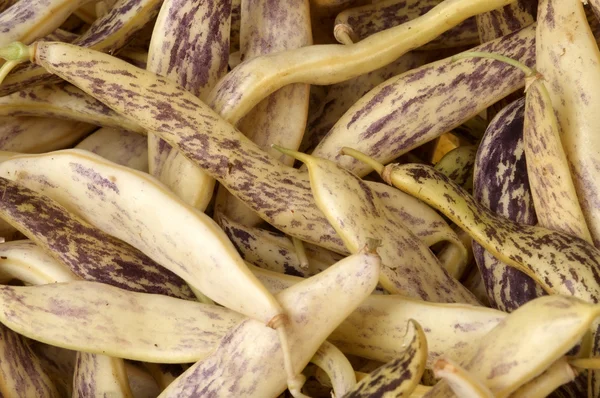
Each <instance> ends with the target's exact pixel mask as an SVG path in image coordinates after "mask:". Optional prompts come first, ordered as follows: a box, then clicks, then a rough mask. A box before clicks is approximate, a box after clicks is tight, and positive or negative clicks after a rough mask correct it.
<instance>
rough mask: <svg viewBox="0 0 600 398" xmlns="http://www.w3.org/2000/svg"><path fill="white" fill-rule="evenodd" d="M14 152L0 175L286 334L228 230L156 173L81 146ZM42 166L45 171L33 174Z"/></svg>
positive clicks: (281, 316) (278, 309) (275, 307)
mask: <svg viewBox="0 0 600 398" xmlns="http://www.w3.org/2000/svg"><path fill="white" fill-rule="evenodd" d="M18 159H21V161H19V162H3V163H2V164H1V165H0V168H1V169H2V171H0V175H3V176H6V177H8V178H13V179H15V180H17V181H18V182H19V183H21V184H23V185H25V186H28V187H30V188H32V189H37V190H39V191H40V192H42V193H43V194H44V195H47V196H49V197H50V198H52V199H55V200H56V201H57V202H59V203H61V204H62V205H64V206H65V207H66V208H67V209H68V210H70V211H71V212H73V213H75V214H77V215H80V216H81V217H82V218H84V219H85V220H86V221H88V222H90V223H91V224H92V225H94V226H95V227H97V228H99V229H100V230H102V231H104V232H105V233H107V234H109V235H112V236H115V237H117V238H119V239H121V240H123V241H125V242H127V243H129V244H130V245H132V246H133V247H135V248H137V249H139V250H140V251H141V252H143V253H144V254H146V255H147V256H148V257H150V258H151V259H153V260H154V261H156V262H157V263H158V264H160V265H162V266H164V267H165V268H167V269H169V270H170V271H172V272H173V273H175V274H176V275H178V276H180V277H181V278H183V279H184V280H185V281H186V282H187V283H188V284H189V285H190V286H191V287H192V288H193V289H196V290H197V291H198V292H201V293H202V294H205V295H206V296H208V297H209V298H211V299H213V300H215V301H216V302H218V303H219V304H222V305H224V306H226V307H228V308H231V309H233V310H235V311H238V312H240V313H242V314H245V315H248V316H250V317H252V318H254V319H258V320H260V321H261V322H263V323H264V324H268V325H269V326H271V327H273V328H274V329H277V330H278V331H279V332H280V337H281V339H282V340H284V341H285V339H286V337H285V335H286V333H285V324H286V317H285V315H284V314H283V310H282V309H281V307H280V305H279V303H278V302H277V300H276V299H275V298H274V297H273V296H272V295H271V294H270V293H269V292H268V291H267V289H266V288H265V287H264V286H263V285H262V284H261V283H260V282H259V281H258V280H257V279H256V278H255V277H254V275H253V274H252V273H251V272H250V271H249V270H248V268H247V267H246V265H245V264H244V262H243V260H242V259H241V257H240V256H239V254H238V253H237V251H236V249H235V247H234V246H233V244H232V243H231V242H230V241H229V239H228V238H227V236H226V235H225V233H224V232H223V231H222V230H221V229H220V228H219V226H218V225H217V224H216V223H215V222H214V221H213V220H212V219H211V218H210V217H208V216H207V215H205V214H204V213H202V212H200V211H198V210H196V209H194V208H193V207H191V206H190V205H188V204H186V203H185V202H183V201H182V200H181V199H179V198H178V197H177V196H175V195H174V194H173V193H172V192H171V191H169V190H168V189H167V188H166V187H165V186H164V185H162V184H161V183H160V182H158V181H157V180H156V179H154V178H153V177H151V176H149V175H148V174H146V173H142V172H139V171H136V170H132V169H129V168H127V167H123V166H119V165H116V164H114V163H111V162H108V161H106V160H104V159H102V158H100V157H99V156H96V155H94V154H90V153H88V152H84V151H79V150H69V151H64V152H60V153H54V154H53V155H52V156H50V157H48V156H47V155H40V156H33V157H31V156H23V157H20V158H18ZM13 160H14V159H13ZM64 165H66V166H67V169H65V168H64V167H63V166H64ZM36 170H37V171H36ZM67 170H69V171H67ZM65 171H67V172H65ZM40 172H41V173H43V174H44V177H42V178H39V177H36V175H39V174H37V173H40ZM44 181H45V182H47V183H49V184H45V183H44ZM84 198H85V199H84ZM156 209H161V210H162V211H156ZM224 274H226V275H227V278H226V279H224V278H223V275H224ZM283 347H284V350H285V347H286V345H285V343H284V344H283ZM285 354H287V352H286V353H285ZM285 358H286V361H287V362H286V363H285V366H286V370H287V371H288V373H289V375H290V379H292V376H291V375H292V373H294V374H295V372H294V371H293V370H292V368H291V367H290V363H289V357H288V356H287V355H285Z"/></svg>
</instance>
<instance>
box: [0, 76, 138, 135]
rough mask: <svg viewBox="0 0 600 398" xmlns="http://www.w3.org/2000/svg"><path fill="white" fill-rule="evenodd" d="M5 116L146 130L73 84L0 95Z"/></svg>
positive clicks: (0, 107)
mask: <svg viewBox="0 0 600 398" xmlns="http://www.w3.org/2000/svg"><path fill="white" fill-rule="evenodd" d="M4 116H44V117H55V118H59V119H68V120H73V121H79V122H85V123H90V124H95V125H100V126H107V127H114V128H119V129H126V130H130V131H134V132H137V133H145V132H144V130H143V129H141V128H140V127H139V126H138V125H137V124H135V123H132V122H130V121H129V120H128V119H126V118H124V117H123V116H121V115H119V114H118V113H116V112H114V111H113V110H112V109H110V108H108V107H107V106H106V105H104V104H103V103H101V102H100V101H97V100H96V99H94V98H93V97H90V96H89V95H86V94H85V93H83V92H82V91H81V90H79V89H78V88H77V87H73V86H71V85H70V84H67V85H63V84H61V85H50V86H39V87H33V88H30V89H25V90H22V91H18V92H16V93H13V94H10V95H7V96H4V97H0V117H4Z"/></svg>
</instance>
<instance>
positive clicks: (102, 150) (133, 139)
mask: <svg viewBox="0 0 600 398" xmlns="http://www.w3.org/2000/svg"><path fill="white" fill-rule="evenodd" d="M75 148H76V149H82V150H86V151H89V152H92V153H95V154H96V155H99V156H102V157H103V158H105V159H107V160H110V161H111V162H114V163H118V164H120V165H123V166H126V167H130V168H132V169H135V170H139V171H144V172H148V141H147V138H146V137H145V136H143V135H140V134H136V133H131V132H129V131H126V130H117V129H113V128H109V127H104V128H101V129H98V130H97V131H95V132H94V133H92V134H90V135H89V136H88V137H87V138H86V139H84V140H83V141H81V142H80V143H79V144H77V145H76V146H75Z"/></svg>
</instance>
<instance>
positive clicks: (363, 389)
mask: <svg viewBox="0 0 600 398" xmlns="http://www.w3.org/2000/svg"><path fill="white" fill-rule="evenodd" d="M402 346H403V347H405V350H404V352H403V353H402V356H400V357H399V358H397V359H395V360H393V361H390V362H388V363H386V364H385V365H383V366H381V367H379V368H377V369H376V370H374V371H373V372H371V373H369V375H368V376H367V377H365V378H364V379H362V380H361V381H360V382H359V383H358V384H357V385H356V387H355V388H354V389H353V390H352V391H350V392H349V393H348V395H345V396H344V397H345V398H373V397H383V396H386V395H387V394H394V396H396V397H402V396H405V394H410V392H411V391H412V390H413V389H414V388H415V387H416V386H417V384H419V381H420V380H421V376H422V375H423V372H424V371H425V362H426V360H427V338H426V337H425V333H424V332H423V329H422V328H421V326H420V325H419V324H418V323H417V322H416V321H414V320H410V321H409V322H408V327H407V331H406V337H405V338H404V342H403V344H402Z"/></svg>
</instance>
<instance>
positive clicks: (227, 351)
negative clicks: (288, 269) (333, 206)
mask: <svg viewBox="0 0 600 398" xmlns="http://www.w3.org/2000/svg"><path fill="white" fill-rule="evenodd" d="M379 265H380V261H379V257H378V256H377V255H374V254H370V253H365V252H361V253H359V254H354V255H351V256H349V257H346V258H345V259H343V260H341V261H339V262H338V263H337V264H335V265H334V266H332V267H330V268H329V269H327V270H326V271H324V272H322V273H320V274H317V275H315V276H313V277H311V278H308V279H306V280H304V281H302V282H300V283H298V284H296V285H294V286H291V287H289V288H287V289H285V290H283V291H281V292H280V293H278V294H277V295H276V298H277V300H278V301H279V302H280V303H281V305H282V307H283V308H284V309H285V312H286V313H287V314H289V318H290V322H289V324H288V330H289V332H288V333H289V336H290V339H289V344H290V350H291V352H292V353H293V355H292V360H293V361H294V367H295V368H297V369H303V368H304V367H305V366H306V365H307V364H308V362H309V361H310V359H311V357H312V356H313V355H314V353H315V352H316V351H317V349H318V348H319V346H320V345H321V344H322V343H323V342H324V341H325V339H326V338H327V336H329V334H330V333H331V332H333V330H335V328H336V327H338V325H339V324H340V323H341V322H343V321H344V319H345V318H346V317H347V316H348V315H350V313H352V312H353V311H354V310H355V309H356V308H357V307H358V306H359V305H360V304H361V302H362V301H363V300H365V299H366V298H367V297H369V295H370V294H371V292H372V291H373V289H374V288H375V286H376V284H377V280H378V276H379V275H378V274H379ZM282 359H283V358H282V355H281V348H280V345H279V340H278V339H277V334H276V332H275V331H274V330H269V329H268V328H266V327H265V326H264V325H262V324H261V323H259V322H256V321H254V320H250V319H248V320H245V321H243V322H241V323H240V324H239V325H237V326H236V327H234V328H232V329H231V330H230V331H229V333H227V335H226V336H224V337H223V339H222V340H221V342H220V343H219V345H218V346H217V347H216V348H215V350H214V352H213V354H212V355H211V356H209V357H207V358H205V359H203V360H201V361H198V362H196V364H194V365H193V366H192V367H190V368H189V369H188V370H187V371H186V372H185V373H183V374H182V375H181V376H180V377H179V378H178V379H177V380H175V381H174V382H173V383H172V384H171V385H169V387H167V389H165V391H163V393H162V394H161V395H160V397H161V398H169V397H178V398H185V397H190V398H191V397H197V396H214V397H221V396H232V397H248V398H252V397H255V398H264V397H275V396H277V395H278V394H280V393H281V392H283V391H284V390H285V387H286V380H285V376H286V375H285V372H282V369H281V364H282ZM224 364H226V365H225V366H223V365H224Z"/></svg>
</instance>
